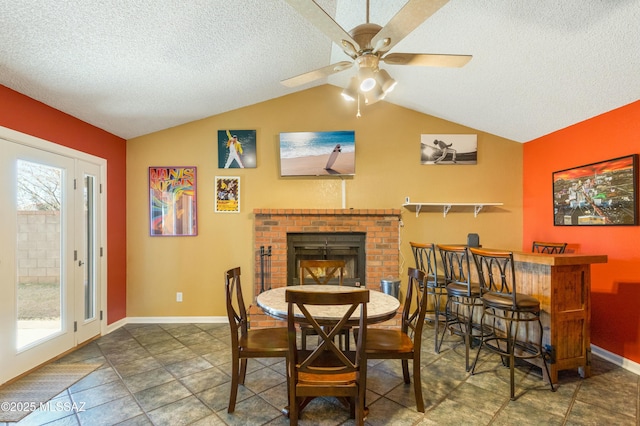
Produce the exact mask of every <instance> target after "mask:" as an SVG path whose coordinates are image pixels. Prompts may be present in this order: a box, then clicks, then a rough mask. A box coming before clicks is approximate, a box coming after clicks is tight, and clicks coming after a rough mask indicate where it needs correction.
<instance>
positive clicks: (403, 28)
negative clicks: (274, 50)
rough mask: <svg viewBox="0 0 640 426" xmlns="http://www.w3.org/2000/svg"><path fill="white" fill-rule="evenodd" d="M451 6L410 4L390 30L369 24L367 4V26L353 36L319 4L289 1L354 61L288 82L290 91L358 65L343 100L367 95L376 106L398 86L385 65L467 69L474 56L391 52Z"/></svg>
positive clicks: (424, 1) (414, 0) (421, 0)
mask: <svg viewBox="0 0 640 426" xmlns="http://www.w3.org/2000/svg"><path fill="white" fill-rule="evenodd" d="M448 1H449V0H409V1H407V3H406V4H405V5H404V6H403V7H402V9H400V11H399V12H398V13H396V15H395V16H394V17H393V18H391V20H390V21H389V22H388V23H387V24H386V25H385V26H384V27H381V26H380V25H377V24H373V23H369V0H367V20H366V23H364V24H361V25H358V26H357V27H355V28H353V29H352V30H351V31H350V32H347V31H345V30H344V29H343V28H342V27H341V26H340V25H338V23H337V22H336V21H334V20H333V18H332V17H331V16H329V14H327V13H326V12H325V11H324V9H322V8H321V7H320V6H319V5H318V4H317V3H316V2H315V1H312V0H286V2H287V3H289V5H291V6H292V7H293V8H294V9H295V10H297V11H298V13H300V14H301V15H302V16H304V17H305V18H306V19H308V20H309V21H310V22H311V23H312V24H313V25H315V26H316V27H317V28H318V29H319V30H320V31H322V32H323V33H324V34H325V35H327V36H328V37H329V38H330V39H331V40H333V42H334V43H336V44H337V45H338V46H340V47H341V48H342V50H343V51H344V53H345V54H346V55H347V56H349V57H350V58H351V59H352V60H353V61H340V62H337V63H335V64H331V65H328V66H326V67H322V68H319V69H316V70H314V71H310V72H306V73H304V74H300V75H298V76H295V77H291V78H288V79H286V80H282V81H281V83H282V84H283V85H285V86H288V87H296V86H300V85H303V84H306V83H310V82H312V81H315V80H318V79H321V78H325V77H328V76H330V75H332V74H335V73H338V72H340V71H344V70H346V69H349V68H351V67H352V66H353V64H354V63H355V64H357V65H358V75H357V77H353V78H352V79H351V82H350V83H349V86H347V87H346V88H345V89H344V91H343V92H342V95H343V96H344V97H345V98H346V99H349V100H355V99H356V97H357V96H358V95H359V94H362V95H363V96H364V98H365V102H366V103H368V104H370V103H373V102H376V101H379V100H381V99H382V98H384V96H385V95H386V94H387V93H389V92H390V91H391V90H392V89H393V87H394V86H395V83H396V82H395V80H393V78H391V76H390V75H389V73H388V72H386V71H385V70H383V69H380V68H379V64H380V62H384V63H385V64H389V65H414V66H432V67H462V66H464V65H465V64H466V63H467V62H469V61H470V60H471V55H448V54H429V53H387V52H388V51H389V50H391V48H392V47H393V46H395V45H396V44H397V43H398V42H400V41H401V40H402V39H403V38H405V37H406V36H407V35H409V33H411V32H412V31H413V30H414V29H416V28H417V27H418V26H419V25H420V24H422V23H423V22H424V21H425V20H426V19H427V18H429V17H430V16H431V15H433V14H434V13H435V12H437V11H438V9H440V8H441V7H442V6H444V5H445V4H446V3H447V2H448ZM358 99H359V98H358Z"/></svg>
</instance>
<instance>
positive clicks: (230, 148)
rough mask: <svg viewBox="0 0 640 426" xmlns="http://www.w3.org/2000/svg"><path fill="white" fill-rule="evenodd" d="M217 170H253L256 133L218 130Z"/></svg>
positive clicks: (252, 131)
mask: <svg viewBox="0 0 640 426" xmlns="http://www.w3.org/2000/svg"><path fill="white" fill-rule="evenodd" d="M218 168H219V169H255V168H256V131H255V130H218Z"/></svg>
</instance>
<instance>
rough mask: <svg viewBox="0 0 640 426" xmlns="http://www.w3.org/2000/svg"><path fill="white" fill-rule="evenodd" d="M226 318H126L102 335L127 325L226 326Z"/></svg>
mask: <svg viewBox="0 0 640 426" xmlns="http://www.w3.org/2000/svg"><path fill="white" fill-rule="evenodd" d="M228 323H229V319H228V318H227V317H126V318H122V319H121V320H118V321H116V322H114V323H111V324H109V325H108V326H107V329H106V332H105V333H104V334H109V333H111V332H113V331H116V330H117V329H119V328H120V327H122V326H124V325H127V324H228Z"/></svg>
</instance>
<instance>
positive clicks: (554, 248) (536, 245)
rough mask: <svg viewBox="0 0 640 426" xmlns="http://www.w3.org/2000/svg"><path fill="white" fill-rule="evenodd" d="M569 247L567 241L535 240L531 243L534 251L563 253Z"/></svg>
mask: <svg viewBox="0 0 640 426" xmlns="http://www.w3.org/2000/svg"><path fill="white" fill-rule="evenodd" d="M566 248H567V243H548V242H542V241H534V242H533V244H532V245H531V251H532V252H533V253H547V254H562V253H564V251H565V249H566Z"/></svg>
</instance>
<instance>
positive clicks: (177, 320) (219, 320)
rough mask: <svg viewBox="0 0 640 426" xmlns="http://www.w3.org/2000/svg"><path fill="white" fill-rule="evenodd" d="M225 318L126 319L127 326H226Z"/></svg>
mask: <svg viewBox="0 0 640 426" xmlns="http://www.w3.org/2000/svg"><path fill="white" fill-rule="evenodd" d="M228 322H229V318H227V317H127V324H163V323H164V324H189V323H192V324H226V323H228Z"/></svg>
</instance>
